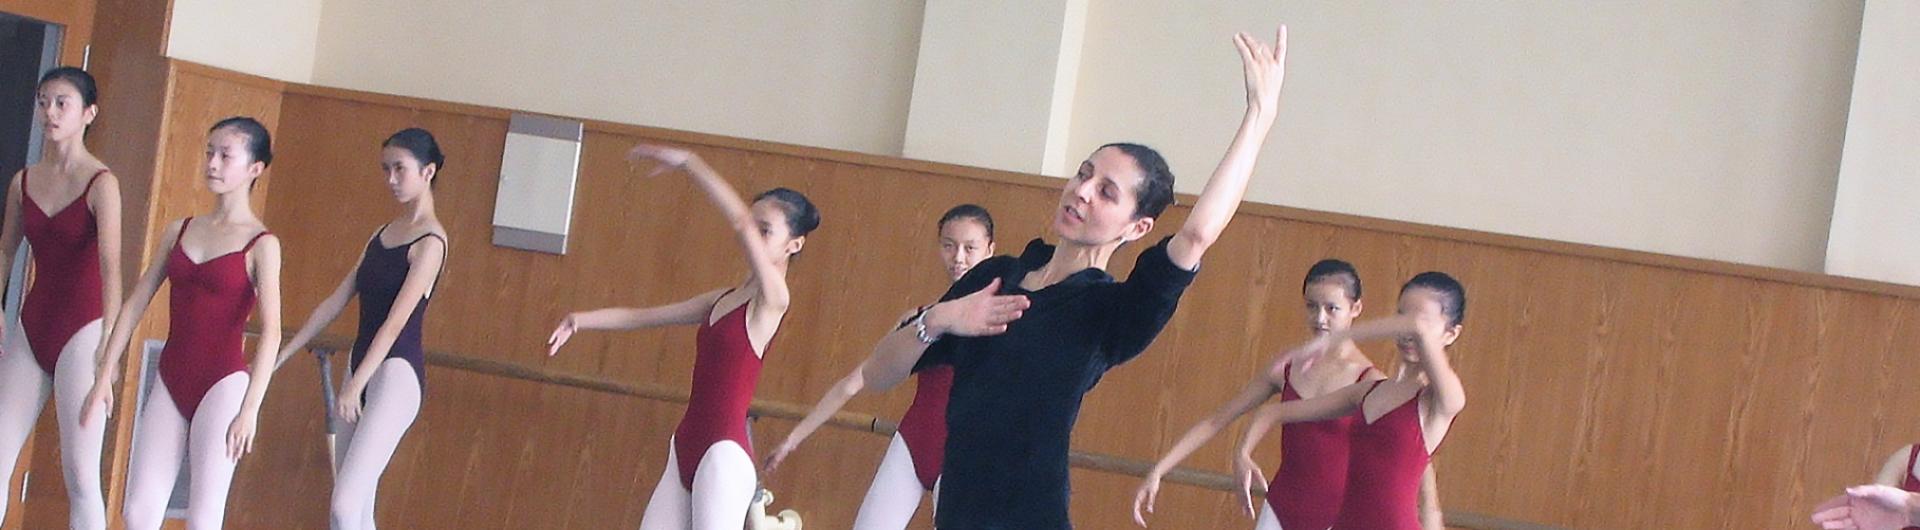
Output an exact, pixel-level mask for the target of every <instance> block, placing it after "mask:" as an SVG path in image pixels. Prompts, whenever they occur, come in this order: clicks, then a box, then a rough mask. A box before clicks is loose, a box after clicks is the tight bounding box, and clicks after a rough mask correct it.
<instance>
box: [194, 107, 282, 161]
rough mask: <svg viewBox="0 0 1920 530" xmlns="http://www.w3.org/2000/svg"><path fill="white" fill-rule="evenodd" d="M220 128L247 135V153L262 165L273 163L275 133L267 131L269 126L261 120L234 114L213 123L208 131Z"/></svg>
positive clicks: (210, 132)
mask: <svg viewBox="0 0 1920 530" xmlns="http://www.w3.org/2000/svg"><path fill="white" fill-rule="evenodd" d="M220 129H232V130H233V132H236V133H240V134H241V135H244V136H246V137H247V154H249V155H252V156H253V160H254V161H255V162H259V163H260V165H262V166H271V165H273V135H272V134H271V133H268V132H267V126H265V125H261V124H260V121H259V120H255V119H253V118H250V117H246V116H234V117H232V118H227V119H224V120H220V122H219V123H215V124H213V128H211V129H207V133H208V134H212V133H213V132H214V131H218V130H220Z"/></svg>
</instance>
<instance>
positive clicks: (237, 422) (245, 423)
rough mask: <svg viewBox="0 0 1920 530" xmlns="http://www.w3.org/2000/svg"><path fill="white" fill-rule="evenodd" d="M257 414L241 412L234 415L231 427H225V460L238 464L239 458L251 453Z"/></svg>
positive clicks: (257, 418)
mask: <svg viewBox="0 0 1920 530" xmlns="http://www.w3.org/2000/svg"><path fill="white" fill-rule="evenodd" d="M258 420H259V413H257V412H252V411H247V410H242V411H240V413H239V414H236V415H234V417H233V425H231V426H228V427H227V459H229V460H232V461H235V462H239V461H240V457H242V456H245V455H247V454H248V453H252V452H253V434H254V427H255V424H256V423H257V422H258Z"/></svg>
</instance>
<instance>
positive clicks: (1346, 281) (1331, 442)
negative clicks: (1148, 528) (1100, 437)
mask: <svg viewBox="0 0 1920 530" xmlns="http://www.w3.org/2000/svg"><path fill="white" fill-rule="evenodd" d="M1361 292H1362V291H1361V284H1360V274H1359V272H1358V271H1356V270H1354V268H1353V265H1351V264H1349V263H1347V262H1345V261H1340V260H1336V259H1326V260H1321V261H1320V262H1318V263H1315V264H1313V266H1312V267H1311V268H1309V269H1308V270H1307V277H1306V280H1305V281H1303V282H1302V283H1301V288H1300V293H1301V296H1302V297H1303V298H1305V303H1306V304H1305V305H1306V309H1307V312H1306V315H1307V318H1306V324H1307V326H1308V329H1309V330H1311V331H1312V333H1313V336H1315V337H1321V336H1326V335H1328V334H1332V333H1344V332H1346V331H1347V329H1348V328H1350V327H1351V326H1352V325H1353V320H1354V318H1356V317H1359V316H1360V314H1361V311H1362V309H1363V305H1362V303H1361V301H1360V295H1361ZM1384 378H1385V376H1384V375H1382V374H1381V373H1380V372H1379V371H1378V370H1375V369H1374V367H1373V362H1372V361H1368V360H1367V357H1366V356H1365V355H1364V354H1362V353H1360V347H1359V346H1357V345H1355V344H1354V343H1353V341H1351V340H1342V341H1340V342H1339V343H1338V344H1334V345H1331V346H1329V347H1328V348H1327V349H1326V350H1325V353H1324V354H1321V355H1312V356H1303V357H1301V358H1298V359H1294V360H1292V362H1289V363H1284V364H1282V365H1281V366H1280V369H1279V370H1278V373H1277V374H1276V376H1268V375H1265V374H1264V371H1263V375H1262V376H1261V377H1256V378H1254V380H1252V381H1250V382H1248V383H1247V385H1246V386H1245V387H1243V388H1242V389H1241V390H1240V393H1239V395H1237V396H1235V397H1234V398H1233V399H1232V400H1230V401H1228V402H1227V403H1226V404H1224V405H1222V406H1221V407H1220V408H1219V409H1218V410H1215V411H1214V412H1213V413H1212V414H1210V415H1208V416H1207V417H1206V418H1204V419H1202V420H1200V422H1199V423H1197V424H1195V425H1194V426H1193V427H1192V428H1191V429H1188V431H1187V433H1186V435H1184V436H1182V437H1181V438H1180V440H1179V442H1177V443H1176V444H1175V445H1174V446H1173V448H1172V449H1170V450H1169V451H1168V453H1167V455H1166V456H1164V457H1161V459H1160V461H1159V462H1158V463H1157V464H1155V466H1154V468H1153V471H1152V472H1150V473H1149V475H1148V483H1149V484H1157V481H1158V478H1159V477H1161V476H1163V475H1165V474H1166V473H1167V472H1168V471H1171V470H1172V469H1173V467H1174V466H1175V465H1178V464H1179V463H1180V462H1181V461H1182V460H1185V459H1186V457H1187V456H1188V455H1190V454H1192V453H1193V451H1195V450H1197V449H1199V448H1200V446H1201V445H1202V444H1205V443H1206V442H1207V440H1210V439H1212V438H1213V436H1214V435H1216V434H1218V433H1219V432H1220V431H1221V430H1222V429H1225V428H1226V427H1227V426H1228V425H1229V424H1232V423H1233V420H1235V419H1237V418H1239V417H1240V416H1241V415H1242V414H1246V413H1247V411H1249V410H1252V409H1253V408H1254V407H1255V406H1257V405H1260V404H1261V403H1264V402H1266V401H1267V400H1268V399H1271V398H1272V397H1273V396H1274V395H1275V394H1278V395H1280V396H1281V401H1282V402H1291V401H1297V400H1300V399H1302V397H1303V396H1304V397H1309V398H1310V397H1317V396H1321V395H1325V394H1328V393H1332V392H1333V391H1335V390H1339V389H1341V388H1344V387H1347V386H1349V385H1352V384H1355V383H1358V382H1364V381H1369V380H1377V379H1384ZM1357 418H1358V416H1357V415H1347V416H1343V417H1339V418H1334V419H1330V420H1326V421H1318V422H1312V423H1296V424H1290V425H1286V426H1284V427H1282V430H1283V433H1284V434H1283V435H1282V436H1281V438H1280V441H1281V443H1282V444H1283V445H1284V446H1285V452H1284V454H1285V455H1286V458H1285V459H1284V460H1282V461H1281V464H1280V468H1279V470H1278V471H1276V472H1275V473H1274V476H1273V482H1272V484H1270V485H1268V486H1267V496H1266V503H1265V506H1264V507H1263V508H1261V509H1260V510H1259V511H1258V513H1259V516H1258V522H1257V523H1255V525H1254V527H1255V528H1257V529H1260V530H1269V529H1274V528H1327V527H1329V526H1332V525H1333V520H1334V517H1335V516H1337V515H1339V513H1338V512H1339V510H1340V498H1341V496H1342V495H1343V494H1345V493H1346V484H1347V452H1348V451H1347V442H1348V434H1349V433H1350V432H1351V431H1352V430H1353V424H1354V422H1356V421H1358V419H1357ZM1264 431H1265V428H1264V426H1262V427H1261V428H1258V429H1254V432H1249V434H1248V435H1249V437H1251V438H1253V441H1249V442H1247V443H1246V444H1244V445H1245V447H1243V448H1242V452H1241V453H1240V457H1239V459H1238V460H1237V461H1236V466H1235V468H1236V471H1237V472H1238V473H1239V474H1240V477H1241V484H1240V486H1241V501H1242V504H1243V506H1244V509H1245V511H1246V514H1247V515H1249V516H1253V515H1254V514H1255V510H1254V501H1253V496H1252V488H1253V480H1254V479H1255V477H1258V476H1259V475H1260V471H1259V467H1258V466H1257V465H1256V464H1254V463H1252V461H1251V457H1250V456H1248V455H1249V452H1250V448H1251V446H1252V444H1254V443H1257V441H1258V437H1259V436H1260V435H1262V434H1264ZM1135 521H1136V522H1137V523H1139V524H1142V525H1145V524H1146V522H1145V521H1144V520H1143V519H1141V518H1140V517H1139V513H1138V512H1136V513H1135Z"/></svg>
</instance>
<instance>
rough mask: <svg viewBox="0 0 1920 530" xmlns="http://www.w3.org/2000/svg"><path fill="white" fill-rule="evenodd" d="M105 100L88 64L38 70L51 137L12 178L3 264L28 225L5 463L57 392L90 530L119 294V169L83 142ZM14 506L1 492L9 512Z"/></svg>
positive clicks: (7, 363) (2, 401) (72, 512)
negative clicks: (99, 379) (88, 405)
mask: <svg viewBox="0 0 1920 530" xmlns="http://www.w3.org/2000/svg"><path fill="white" fill-rule="evenodd" d="M98 100H99V92H98V90H97V89H96V88H95V86H94V82H93V76H92V75H88V74H87V72H86V71H84V70H81V69H79V68H74V67H71V66H63V67H60V68H55V69H53V70H49V71H47V73H46V75H44V76H42V77H41V78H40V84H39V88H38V92H37V93H36V95H35V98H34V106H35V108H36V109H37V110H38V111H39V113H38V114H37V115H36V116H37V117H39V118H40V119H41V127H42V128H43V129H42V130H43V131H44V132H45V138H46V143H45V144H44V147H42V149H41V156H40V162H39V163H37V164H34V165H33V166H31V167H28V168H25V169H22V170H20V173H19V174H17V175H16V176H15V178H14V179H13V186H12V187H10V188H8V190H7V206H6V222H5V228H4V229H0V275H6V274H7V272H6V271H11V270H13V257H14V256H15V252H16V251H17V250H18V249H19V248H20V241H21V238H23V237H24V238H25V239H26V241H27V243H29V244H30V247H31V248H32V249H33V272H34V274H33V285H32V287H31V288H29V289H28V291H27V295H26V298H25V299H24V300H22V301H21V304H20V315H19V321H18V322H8V323H6V324H7V326H6V332H5V339H0V470H5V473H6V475H9V476H10V475H11V474H12V473H13V469H14V465H15V464H16V463H17V460H16V459H17V458H18V457H19V456H20V451H21V450H22V449H23V448H24V447H25V446H26V443H27V436H28V435H29V434H32V433H33V426H34V423H35V422H37V421H38V420H39V419H40V410H41V409H43V408H45V406H46V402H47V395H48V394H49V393H51V394H52V395H53V398H54V407H53V413H54V418H55V419H57V420H58V421H56V422H55V423H56V425H58V426H59V435H60V469H61V471H62V474H63V475H65V478H66V484H67V525H68V527H70V528H75V529H83V530H92V529H104V528H106V527H107V507H106V502H105V499H104V498H102V497H101V494H100V444H101V441H102V439H103V438H104V436H105V434H106V426H105V425H104V424H92V425H82V424H81V422H80V410H81V408H82V407H83V406H84V404H85V402H86V398H87V392H88V391H89V390H91V389H92V388H93V380H94V375H95V374H94V371H95V369H96V368H97V364H96V363H97V359H99V358H100V355H101V349H100V346H101V345H102V341H101V340H100V339H101V338H102V337H103V336H105V333H106V332H107V330H108V329H109V328H112V327H113V317H114V316H115V315H117V314H118V313H119V312H120V295H121V293H120V181H119V179H116V178H114V176H113V173H112V172H111V171H108V170H107V166H106V164H103V163H101V162H100V159H97V158H94V156H93V153H90V152H88V151H87V145H86V132H87V127H88V126H89V125H91V124H92V123H93V120H94V118H95V117H96V116H98V115H99V114H100V107H99V106H98V105H96V104H95V103H96V102H97V101H98ZM5 281H6V280H5V279H0V282H5ZM0 285H5V284H4V283H0ZM6 287H10V288H15V289H18V288H20V287H21V286H19V285H11V286H6ZM8 483H9V484H11V483H12V481H8ZM6 493H7V496H8V498H13V495H14V492H12V491H7V492H6ZM6 516H7V506H6V502H4V501H0V520H3V519H6Z"/></svg>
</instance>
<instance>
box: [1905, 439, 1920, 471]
mask: <svg viewBox="0 0 1920 530" xmlns="http://www.w3.org/2000/svg"><path fill="white" fill-rule="evenodd" d="M1916 458H1920V443H1917V444H1913V450H1912V451H1908V452H1907V469H1906V471H1907V474H1908V475H1912V474H1913V460H1914V459H1916Z"/></svg>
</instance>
